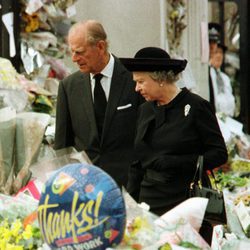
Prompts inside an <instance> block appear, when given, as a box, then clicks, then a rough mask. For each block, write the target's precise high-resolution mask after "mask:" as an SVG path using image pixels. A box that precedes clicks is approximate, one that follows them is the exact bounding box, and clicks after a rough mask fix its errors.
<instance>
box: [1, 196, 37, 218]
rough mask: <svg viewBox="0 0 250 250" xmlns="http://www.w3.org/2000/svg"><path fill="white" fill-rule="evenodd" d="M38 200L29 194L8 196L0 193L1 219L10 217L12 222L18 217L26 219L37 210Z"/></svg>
mask: <svg viewBox="0 0 250 250" xmlns="http://www.w3.org/2000/svg"><path fill="white" fill-rule="evenodd" d="M37 206H38V201H37V200H35V199H33V198H31V197H30V196H29V195H25V194H22V195H19V196H18V197H15V196H8V195H4V194H0V221H2V220H3V219H5V218H8V220H9V221H10V222H13V221H14V220H16V219H18V218H19V219H24V218H26V217H27V216H28V215H30V214H32V213H33V212H34V211H36V209H37Z"/></svg>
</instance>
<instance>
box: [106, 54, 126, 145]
mask: <svg viewBox="0 0 250 250" xmlns="http://www.w3.org/2000/svg"><path fill="white" fill-rule="evenodd" d="M123 71H124V69H122V68H121V67H120V66H119V64H118V63H117V62H116V59H115V65H114V72H113V76H112V79H111V86H110V92H109V93H110V94H109V100H108V104H107V109H106V115H105V120H104V126H103V133H102V135H103V136H102V142H103V139H104V137H105V135H106V134H107V131H108V129H109V127H110V123H111V121H112V118H113V116H114V115H115V112H116V109H117V107H118V104H119V100H120V98H121V95H122V93H123V90H124V88H125V87H126V84H127V82H126V80H125V79H124V78H123V76H122V75H123Z"/></svg>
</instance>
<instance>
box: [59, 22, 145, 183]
mask: <svg viewBox="0 0 250 250" xmlns="http://www.w3.org/2000/svg"><path fill="white" fill-rule="evenodd" d="M68 43H69V47H70V49H71V52H72V61H73V62H74V63H76V64H77V65H78V67H79V71H77V72H75V73H73V74H72V75H70V76H68V77H66V78H65V79H64V80H62V81H61V83H60V85H59V89H58V98H57V112H56V134H55V145H54V148H55V149H61V148H66V147H70V146H73V147H74V148H75V149H76V150H78V151H82V150H84V151H85V152H86V153H87V155H88V156H89V158H90V159H91V160H92V162H93V164H94V165H96V166H99V167H100V168H102V169H103V170H104V171H106V172H107V173H108V174H110V175H111V176H112V177H113V178H114V180H115V181H116V182H117V183H118V185H119V186H122V185H123V186H126V183H127V175H128V168H129V166H130V164H131V162H132V160H133V142H134V134H135V123H136V117H137V109H138V106H139V105H140V104H141V103H142V102H143V101H142V98H141V97H140V96H139V94H137V93H136V92H135V83H134V81H133V79H132V74H131V73H130V72H128V71H127V70H126V69H125V67H124V66H123V65H122V64H121V63H120V61H119V59H118V58H116V57H115V56H114V55H112V54H111V53H109V51H108V42H107V35H106V32H105V30H104V28H103V26H102V25H101V24H100V23H99V22H97V21H95V20H88V21H85V22H79V23H76V24H74V25H73V26H72V27H71V29H70V30H69V34H68Z"/></svg>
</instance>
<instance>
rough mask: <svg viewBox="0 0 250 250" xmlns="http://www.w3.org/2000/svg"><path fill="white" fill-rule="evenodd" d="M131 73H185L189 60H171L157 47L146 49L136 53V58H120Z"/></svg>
mask: <svg viewBox="0 0 250 250" xmlns="http://www.w3.org/2000/svg"><path fill="white" fill-rule="evenodd" d="M120 60H121V62H122V63H123V64H124V66H125V67H126V68H127V69H128V70H129V71H162V70H164V71H169V70H172V71H173V72H174V73H175V74H178V73H180V72H181V71H183V70H184V69H185V67H186V65H187V60H179V59H171V58H170V56H169V54H168V53H167V52H166V51H165V50H163V49H161V48H156V47H146V48H143V49H140V50H139V51H137V52H136V54H135V56H134V58H120Z"/></svg>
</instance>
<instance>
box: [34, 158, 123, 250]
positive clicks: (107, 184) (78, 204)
mask: <svg viewBox="0 0 250 250" xmlns="http://www.w3.org/2000/svg"><path fill="white" fill-rule="evenodd" d="M38 221H39V227H40V229H41V232H42V235H43V239H44V240H45V242H46V243H47V244H48V245H49V246H50V247H51V248H52V249H61V250H70V249H99V250H102V249H106V248H108V247H114V246H116V245H118V244H119V243H120V242H121V240H122V238H123V235H124V230H125V225H126V210H125V203H124V199H123V196H122V193H121V190H120V188H119V187H118V186H117V184H116V183H115V181H114V180H113V179H112V178H111V177H110V176H109V175H108V174H107V173H105V172H104V171H103V170H101V169H100V168H98V167H96V166H93V165H89V164H83V163H74V164H68V165H66V166H64V167H63V168H61V169H59V170H58V171H56V172H55V173H54V174H53V175H52V176H51V177H50V178H49V180H48V181H47V182H46V183H45V187H44V190H43V192H42V194H41V198H40V200H39V206H38Z"/></svg>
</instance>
